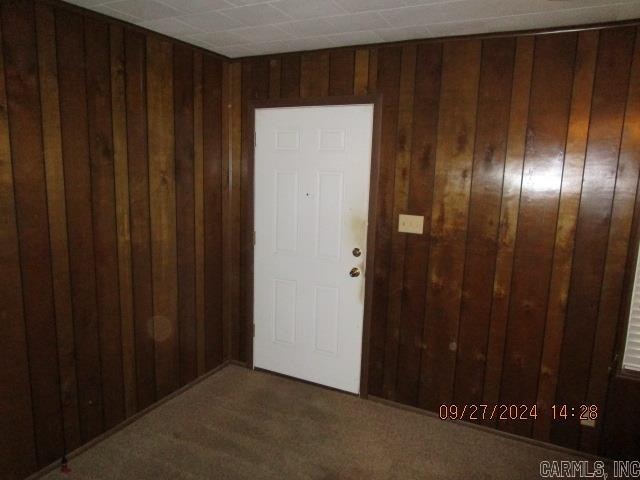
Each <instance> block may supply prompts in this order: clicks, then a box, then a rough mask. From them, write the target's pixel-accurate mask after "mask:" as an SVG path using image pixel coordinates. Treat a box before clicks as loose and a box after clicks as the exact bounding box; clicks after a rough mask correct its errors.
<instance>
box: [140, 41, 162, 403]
mask: <svg viewBox="0 0 640 480" xmlns="http://www.w3.org/2000/svg"><path fill="white" fill-rule="evenodd" d="M141 44H142V50H143V55H144V58H142V60H141V65H140V70H141V75H142V78H143V79H144V82H143V87H142V89H141V90H142V91H141V95H142V96H143V97H144V108H145V129H144V133H145V137H146V138H145V143H146V150H147V215H148V219H149V222H148V224H147V226H148V229H149V236H148V240H149V245H148V249H149V250H148V254H149V271H148V272H147V274H148V275H147V277H148V280H149V292H150V293H151V300H150V303H151V318H150V319H149V327H148V328H149V331H150V332H152V335H153V337H152V340H153V341H151V342H150V344H151V350H152V351H153V354H152V356H151V358H152V359H153V366H152V369H153V398H154V399H155V401H157V400H158V375H156V355H157V353H156V341H155V331H156V306H155V302H154V301H153V292H154V290H155V288H156V287H155V279H154V275H153V232H152V228H151V155H150V151H149V96H148V94H147V93H148V91H149V85H148V84H149V75H148V72H147V70H148V69H147V65H148V62H149V59H148V56H149V54H148V52H149V49H148V47H147V39H146V37H143V38H142V41H141Z"/></svg>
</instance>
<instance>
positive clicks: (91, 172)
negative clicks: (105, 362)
mask: <svg viewBox="0 0 640 480" xmlns="http://www.w3.org/2000/svg"><path fill="white" fill-rule="evenodd" d="M86 31H87V26H86V17H82V50H83V54H84V58H85V59H86V58H87V38H86ZM82 76H83V79H84V85H85V87H84V88H85V90H86V91H87V94H86V95H85V109H86V112H87V120H88V118H89V112H90V109H89V89H88V88H87V62H86V61H85V62H84V71H83V72H82ZM87 148H89V151H88V155H89V158H88V160H89V179H91V178H93V165H92V162H91V132H90V131H89V129H88V128H87ZM89 194H90V197H89V198H91V199H92V201H91V225H90V227H91V230H92V234H91V242H92V243H91V247H92V248H93V251H94V255H93V272H94V275H93V279H94V284H95V286H94V302H95V304H96V305H97V304H98V278H97V277H98V276H97V275H96V272H97V263H96V262H97V258H96V257H97V255H95V250H96V236H95V231H94V230H95V229H94V225H93V218H94V215H95V212H94V210H95V209H94V204H93V182H92V181H89ZM97 319H98V325H97V328H96V330H97V332H96V333H97V338H98V346H99V348H98V365H99V368H100V374H99V375H100V385H101V388H100V393H101V395H102V399H101V401H100V408H101V418H102V428H101V430H103V431H104V426H105V425H106V416H105V405H104V389H103V388H102V386H103V385H104V384H103V378H102V375H103V373H102V348H100V347H101V346H102V338H101V335H100V330H101V328H100V326H101V323H102V318H101V316H100V311H99V310H98V311H97Z"/></svg>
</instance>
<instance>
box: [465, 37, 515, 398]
mask: <svg viewBox="0 0 640 480" xmlns="http://www.w3.org/2000/svg"><path fill="white" fill-rule="evenodd" d="M514 55H515V40H514V39H512V38H506V39H490V40H484V41H483V42H482V66H481V70H480V86H479V91H478V111H477V114H476V123H477V129H476V138H475V148H474V160H473V174H472V177H471V196H470V198H469V223H468V226H467V241H466V243H467V244H466V258H465V265H464V279H463V285H462V304H461V306H460V326H459V334H458V351H457V359H456V372H455V388H454V399H455V402H456V403H460V404H464V403H475V404H478V403H482V388H483V383H484V368H485V361H486V358H487V351H486V348H487V338H488V334H489V324H490V321H491V300H492V297H493V278H494V269H495V264H496V252H497V249H498V224H499V220H500V204H501V200H502V184H503V174H504V162H505V155H506V148H507V133H508V126H509V107H510V102H511V86H512V83H513V67H514V63H513V62H514Z"/></svg>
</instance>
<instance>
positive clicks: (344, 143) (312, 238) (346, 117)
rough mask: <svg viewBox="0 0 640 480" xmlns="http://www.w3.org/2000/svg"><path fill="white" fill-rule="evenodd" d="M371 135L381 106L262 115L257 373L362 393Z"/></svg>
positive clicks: (256, 284) (257, 162)
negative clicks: (375, 113)
mask: <svg viewBox="0 0 640 480" xmlns="http://www.w3.org/2000/svg"><path fill="white" fill-rule="evenodd" d="M372 128H373V105H355V106H322V107H291V108H265V109H257V110H256V117H255V129H256V147H255V230H256V244H255V251H254V262H255V263H254V322H255V337H254V354H253V359H254V366H255V367H259V368H263V369H267V370H271V371H275V372H278V373H282V374H285V375H290V376H293V377H297V378H301V379H304V380H309V381H311V382H315V383H319V384H322V385H327V386H330V387H334V388H337V389H341V390H346V391H349V392H354V393H358V392H359V389H360V358H361V351H362V322H363V311H364V284H365V281H364V273H365V272H364V265H365V257H366V251H367V250H366V239H367V215H368V204H369V175H370V166H371V140H372ZM356 248H357V249H359V250H360V251H361V254H360V256H355V254H354V249H356ZM354 268H355V269H359V271H360V274H359V276H355V277H354V276H351V274H350V273H351V270H352V269H354ZM352 273H353V274H357V273H358V272H357V271H354V272H352Z"/></svg>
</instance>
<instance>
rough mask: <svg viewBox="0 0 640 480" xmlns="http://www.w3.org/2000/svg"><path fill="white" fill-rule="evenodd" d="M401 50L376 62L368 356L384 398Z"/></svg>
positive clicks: (374, 389)
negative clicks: (378, 100) (378, 97)
mask: <svg viewBox="0 0 640 480" xmlns="http://www.w3.org/2000/svg"><path fill="white" fill-rule="evenodd" d="M401 54H402V49H401V48H398V47H389V48H383V49H381V50H380V53H379V58H378V62H377V85H378V90H379V92H380V93H381V94H382V128H381V132H380V166H379V184H378V198H377V205H376V207H375V208H376V210H375V211H376V217H377V225H376V229H377V230H376V246H375V248H376V250H375V265H374V268H373V276H374V280H373V291H374V295H375V298H376V301H377V305H376V308H374V309H373V312H372V316H371V332H370V336H371V337H370V345H369V348H370V353H369V394H371V395H378V396H381V395H382V393H383V390H382V388H383V382H384V362H385V359H384V355H385V334H386V322H387V309H388V302H389V283H388V276H387V273H388V271H389V268H390V253H391V252H390V250H391V235H392V231H393V229H394V228H395V221H394V219H393V218H392V214H393V178H394V174H395V157H396V131H397V125H398V101H399V91H400V63H401Z"/></svg>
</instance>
